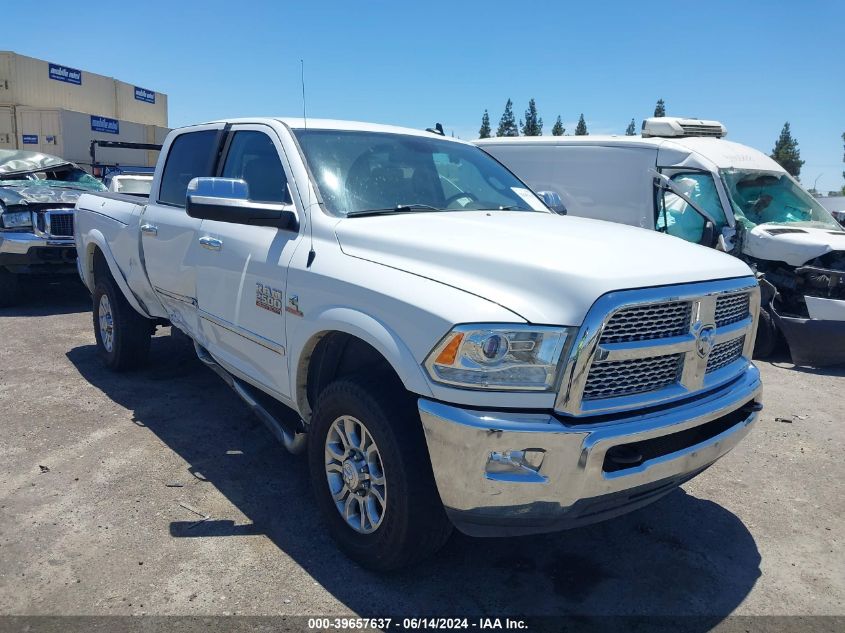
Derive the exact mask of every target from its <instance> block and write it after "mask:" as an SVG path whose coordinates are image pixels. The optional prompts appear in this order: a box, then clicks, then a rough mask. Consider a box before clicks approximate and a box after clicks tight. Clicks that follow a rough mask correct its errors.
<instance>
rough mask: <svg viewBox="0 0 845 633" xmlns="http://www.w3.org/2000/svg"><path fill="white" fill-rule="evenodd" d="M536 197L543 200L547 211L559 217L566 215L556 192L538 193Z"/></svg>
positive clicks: (564, 207)
mask: <svg viewBox="0 0 845 633" xmlns="http://www.w3.org/2000/svg"><path fill="white" fill-rule="evenodd" d="M537 195H538V196H540V197H541V198H542V199H543V202H545V203H546V206H547V207H549V209H551V210H552V211H554V212H555V213H557V214H559V215H566V206H565V205H564V204H563V200H561V199H560V194H559V193H558V192H557V191H538V192H537Z"/></svg>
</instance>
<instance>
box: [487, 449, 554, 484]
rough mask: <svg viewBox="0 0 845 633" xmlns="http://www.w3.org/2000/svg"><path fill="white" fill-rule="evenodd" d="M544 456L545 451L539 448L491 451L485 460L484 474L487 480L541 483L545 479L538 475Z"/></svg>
mask: <svg viewBox="0 0 845 633" xmlns="http://www.w3.org/2000/svg"><path fill="white" fill-rule="evenodd" d="M545 456H546V451H544V450H543V449H541V448H526V449H523V450H510V451H493V452H491V453H490V457H488V459H487V465H486V467H485V469H484V470H485V474H486V475H487V478H488V479H496V480H500V481H513V482H520V481H522V482H529V483H542V482H545V481H546V479H547V478H546V477H544V476H543V475H541V474H540V468H541V467H542V465H543V459H544V458H545Z"/></svg>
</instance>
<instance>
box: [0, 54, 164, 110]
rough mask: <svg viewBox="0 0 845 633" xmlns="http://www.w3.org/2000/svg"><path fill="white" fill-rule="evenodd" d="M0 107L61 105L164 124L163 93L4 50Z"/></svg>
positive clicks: (0, 61) (1, 57) (0, 57)
mask: <svg viewBox="0 0 845 633" xmlns="http://www.w3.org/2000/svg"><path fill="white" fill-rule="evenodd" d="M136 88H138V90H136ZM0 105H15V106H18V105H21V106H29V107H33V108H61V109H64V110H71V111H74V112H85V113H89V114H99V115H102V116H106V117H109V118H113V119H123V120H129V121H135V122H137V123H145V124H150V125H158V126H162V127H164V126H166V125H167V95H164V94H162V93H159V92H154V91H151V90H148V89H146V88H144V87H140V86H133V85H131V84H126V83H124V82H121V81H118V80H116V79H114V78H112V77H106V76H104V75H98V74H97V73H91V72H88V71H86V70H81V69H77V68H72V67H69V66H66V65H63V64H61V63H54V62H48V61H44V60H40V59H35V58H33V57H26V56H25V55H18V54H17V53H13V52H8V51H2V52H0Z"/></svg>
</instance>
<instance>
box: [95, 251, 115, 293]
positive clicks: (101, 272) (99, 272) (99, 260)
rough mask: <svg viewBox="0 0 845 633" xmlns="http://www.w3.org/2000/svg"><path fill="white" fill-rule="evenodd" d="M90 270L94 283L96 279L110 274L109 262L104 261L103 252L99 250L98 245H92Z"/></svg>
mask: <svg viewBox="0 0 845 633" xmlns="http://www.w3.org/2000/svg"><path fill="white" fill-rule="evenodd" d="M91 270H92V272H93V273H94V284H95V285H96V283H97V281H98V280H100V279H103V278H106V277H108V276H109V275H111V271H110V270H109V263H108V262H107V261H106V256H105V255H104V254H103V251H101V250H100V247H99V246H95V247H94V254H93V260H92V266H91Z"/></svg>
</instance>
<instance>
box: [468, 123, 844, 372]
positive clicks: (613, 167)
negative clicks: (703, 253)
mask: <svg viewBox="0 0 845 633" xmlns="http://www.w3.org/2000/svg"><path fill="white" fill-rule="evenodd" d="M725 134H726V130H725V127H724V125H722V124H721V123H719V122H717V121H702V120H698V119H679V118H675V117H656V118H652V119H646V120H645V121H644V122H643V130H642V135H641V136H535V137H514V138H491V139H479V140H477V141H475V143H476V144H477V145H479V146H480V147H482V148H483V149H484V150H486V151H487V152H488V153H490V154H492V155H493V156H494V157H496V158H497V159H499V160H500V161H501V162H502V163H504V164H505V165H506V166H507V167H509V168H510V169H511V170H512V171H514V172H515V173H516V174H517V175H518V176H519V177H520V178H521V179H522V180H524V181H525V182H526V183H528V184H529V185H530V186H531V187H532V188H533V189H534V191H536V192H538V193H540V194H541V195H542V196H543V197H544V199H545V200H546V201H547V203H549V204H550V206H553V207H555V206H556V207H557V208H556V210H557V211H558V212H562V213H569V214H571V215H576V216H583V217H589V218H596V219H599V220H609V221H611V222H621V223H624V224H630V225H633V226H639V227H642V228H645V229H650V230H656V231H661V232H665V233H668V234H669V235H674V236H676V237H679V238H682V239H685V240H688V241H691V242H696V243H699V244H703V245H705V246H709V247H714V248H719V249H721V250H724V251H727V252H729V253H732V254H734V255H736V256H737V257H740V258H741V259H743V260H745V261H746V262H748V263H749V264H751V265H752V266H753V267H754V268H756V270H757V271H758V273H760V274H761V277H762V279H764V281H761V286H762V287H763V291H764V305H766V306H767V309H768V311H767V312H766V313H765V314H762V315H761V319H760V328H759V330H758V339H757V352H758V355H760V356H765V355H768V354H769V353H771V352H772V351H773V349H774V347H775V344H776V343H777V341H778V337H779V336H780V334H779V333H782V334H783V336H784V337H785V339H786V342H787V344H788V346H789V349H790V352H791V354H792V358H793V361H794V362H795V363H797V364H810V365H826V364H833V363H839V362H843V361H845V231H843V229H842V227H841V226H840V225H839V223H838V222H837V221H836V220H835V219H834V218H833V217H832V216H831V214H830V212H828V211H827V210H825V209H824V207H822V206H821V205H820V204H819V203H818V202H817V201H816V200H815V198H813V197H812V196H811V195H810V194H808V193H807V192H806V191H805V190H804V189H803V188H802V187H801V185H800V184H798V182H797V181H796V180H795V179H794V178H792V177H791V176H790V175H789V174H787V173H786V171H784V169H783V168H782V167H781V166H780V165H778V164H777V163H776V162H775V161H773V160H772V159H771V158H769V157H768V156H766V155H765V154H763V153H762V152H759V151H757V150H755V149H752V148H751V147H747V146H745V145H740V144H738V143H733V142H730V141H727V140H725V139H724V136H725ZM667 265H671V262H667ZM766 282H768V283H766ZM769 284H771V285H769ZM767 291H768V292H767ZM767 295H768V296H767Z"/></svg>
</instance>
